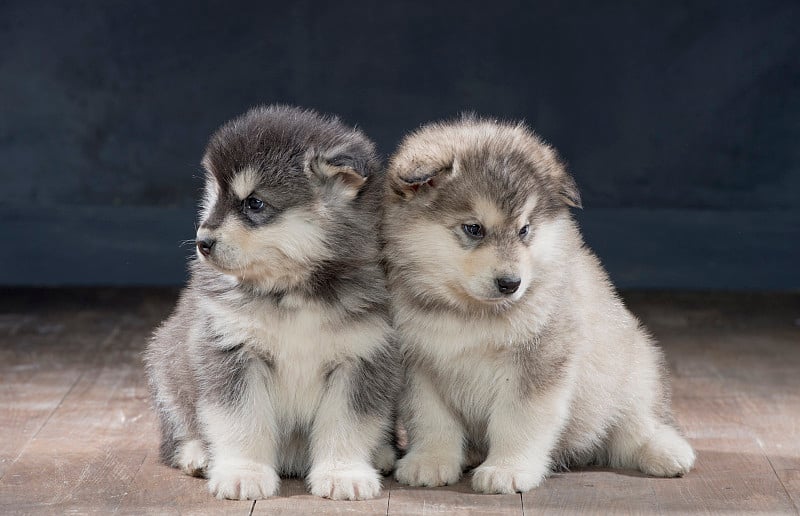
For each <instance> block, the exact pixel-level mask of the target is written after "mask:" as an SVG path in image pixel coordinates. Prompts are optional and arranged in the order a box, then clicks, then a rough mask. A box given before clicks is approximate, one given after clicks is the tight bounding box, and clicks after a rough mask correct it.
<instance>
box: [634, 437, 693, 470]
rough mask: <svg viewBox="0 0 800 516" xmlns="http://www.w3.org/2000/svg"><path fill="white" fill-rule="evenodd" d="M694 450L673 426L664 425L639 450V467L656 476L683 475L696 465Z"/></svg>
mask: <svg viewBox="0 0 800 516" xmlns="http://www.w3.org/2000/svg"><path fill="white" fill-rule="evenodd" d="M694 460H695V455H694V450H692V447H691V446H690V445H689V443H688V442H686V439H684V438H683V437H681V436H680V435H679V434H678V432H677V431H675V430H674V429H672V428H669V427H664V428H662V429H661V430H659V431H657V432H656V433H655V434H654V435H653V437H652V438H651V439H650V440H649V441H648V442H647V443H646V444H645V445H644V446H642V449H641V450H640V451H639V469H641V470H642V472H644V473H647V474H648V475H653V476H654V477H682V476H683V475H685V474H686V473H688V472H689V470H690V469H692V466H694Z"/></svg>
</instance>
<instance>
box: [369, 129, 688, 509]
mask: <svg viewBox="0 0 800 516" xmlns="http://www.w3.org/2000/svg"><path fill="white" fill-rule="evenodd" d="M386 195H387V197H386V200H385V216H384V217H383V224H382V234H383V239H384V240H385V242H384V260H385V262H386V265H387V271H388V281H389V290H390V292H392V297H393V316H394V323H395V326H396V330H397V332H398V339H399V341H400V346H401V350H402V352H403V355H404V357H405V360H406V362H407V364H406V365H407V367H408V379H407V383H406V385H405V388H404V392H403V394H402V395H401V401H400V409H399V414H400V418H401V421H403V422H404V423H405V425H406V426H407V430H408V439H409V448H408V453H407V455H406V456H405V457H403V458H402V459H401V460H400V461H398V463H397V467H396V470H395V476H396V478H397V480H398V481H400V482H402V483H404V484H409V485H414V486H439V485H443V484H450V483H453V482H456V481H457V480H458V479H459V477H460V476H461V472H462V468H464V467H465V466H468V465H477V464H478V463H480V465H478V467H477V468H476V469H475V470H474V472H473V476H472V487H473V488H474V489H475V490H476V491H480V492H483V493H513V492H525V491H528V490H529V489H531V488H534V487H536V486H537V485H539V484H540V483H541V482H542V480H543V479H544V477H545V476H546V475H547V474H548V472H549V471H551V469H552V468H553V467H557V466H561V467H566V466H576V465H585V464H589V463H597V464H603V465H608V466H612V467H619V468H636V469H638V470H640V471H642V472H644V473H647V474H649V475H654V476H660V477H674V476H680V475H683V474H685V473H686V472H687V471H689V469H690V468H691V467H692V465H693V463H694V458H695V456H694V452H693V451H692V448H691V447H690V446H689V444H688V443H687V442H686V441H685V440H684V439H683V438H682V437H681V436H680V434H679V433H678V431H677V430H676V428H675V426H674V424H673V423H672V418H671V415H670V406H669V394H668V388H667V384H666V382H665V370H664V369H665V368H664V364H663V358H662V355H661V352H660V351H659V349H658V348H657V347H656V346H655V344H654V343H653V340H652V339H651V338H650V337H649V336H648V334H647V332H646V330H645V329H644V328H642V326H641V325H640V323H639V322H638V321H637V320H636V319H635V318H634V317H633V315H631V314H630V313H629V312H628V311H627V309H626V308H625V307H624V306H623V304H622V302H621V301H620V299H619V298H618V297H617V295H616V294H615V292H614V289H613V287H612V286H611V284H610V283H609V280H608V276H607V275H606V273H605V272H604V270H603V268H602V267H601V265H600V263H599V261H598V260H597V258H596V257H595V255H594V254H592V252H591V251H589V250H588V249H587V248H586V246H585V244H584V242H583V240H582V238H581V236H580V234H579V232H578V228H577V226H576V224H575V222H574V221H573V219H572V218H571V216H570V212H569V207H580V206H581V201H580V197H579V194H578V190H577V188H576V185H575V182H574V181H573V179H572V178H571V177H570V176H569V175H568V174H567V172H566V171H565V169H564V167H563V166H562V164H561V163H560V162H559V160H558V158H557V156H556V154H555V152H554V151H553V150H552V149H551V148H550V147H548V146H546V145H545V144H544V143H542V141H541V140H539V139H538V138H537V137H536V136H535V135H534V134H533V133H531V132H530V131H529V130H528V129H526V128H525V127H524V126H523V125H521V124H519V125H511V124H504V123H497V122H494V121H489V120H480V119H475V118H464V119H462V120H460V121H457V122H453V123H439V124H432V125H428V126H425V127H423V128H421V129H420V130H418V131H417V132H415V133H413V134H411V135H410V136H408V137H406V138H405V140H404V141H403V142H402V144H401V145H400V147H399V149H398V150H397V152H396V154H395V155H394V156H393V158H392V159H391V163H390V166H389V181H388V183H387V194H386ZM469 457H477V461H476V462H475V464H469V462H470V459H469Z"/></svg>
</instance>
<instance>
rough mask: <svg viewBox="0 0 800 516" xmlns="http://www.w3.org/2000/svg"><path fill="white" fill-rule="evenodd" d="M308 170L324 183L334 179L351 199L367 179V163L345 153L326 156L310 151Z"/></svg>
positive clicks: (307, 159)
mask: <svg viewBox="0 0 800 516" xmlns="http://www.w3.org/2000/svg"><path fill="white" fill-rule="evenodd" d="M362 161H363V160H362ZM306 170H307V172H308V173H309V174H310V175H311V176H312V177H314V178H316V179H317V180H318V181H320V182H322V183H327V182H331V181H332V182H334V184H338V185H339V186H340V187H341V188H342V190H343V192H344V194H345V196H346V197H348V198H350V199H352V198H354V197H355V196H356V195H358V192H359V190H360V189H361V187H362V186H364V183H366V181H367V164H366V163H364V162H361V161H359V160H358V159H356V158H355V157H353V156H351V155H349V154H345V153H337V154H332V155H329V156H326V155H322V154H318V153H316V152H309V154H308V155H307V158H306Z"/></svg>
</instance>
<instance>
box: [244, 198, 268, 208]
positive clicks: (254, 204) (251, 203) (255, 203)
mask: <svg viewBox="0 0 800 516" xmlns="http://www.w3.org/2000/svg"><path fill="white" fill-rule="evenodd" d="M244 205H245V207H247V209H248V210H250V211H261V210H263V209H264V201H262V200H261V199H259V198H258V197H253V196H252V195H251V196H250V197H248V198H247V199H245V200H244Z"/></svg>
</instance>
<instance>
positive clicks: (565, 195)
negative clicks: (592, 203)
mask: <svg viewBox="0 0 800 516" xmlns="http://www.w3.org/2000/svg"><path fill="white" fill-rule="evenodd" d="M559 195H560V196H561V199H562V200H563V201H564V203H565V204H566V205H567V206H571V207H573V208H578V209H582V208H583V204H582V203H581V193H580V192H579V191H578V185H577V184H576V183H575V179H573V178H572V176H571V175H569V174H568V173H567V171H566V170H564V172H563V175H562V176H561V186H560V192H559Z"/></svg>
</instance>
